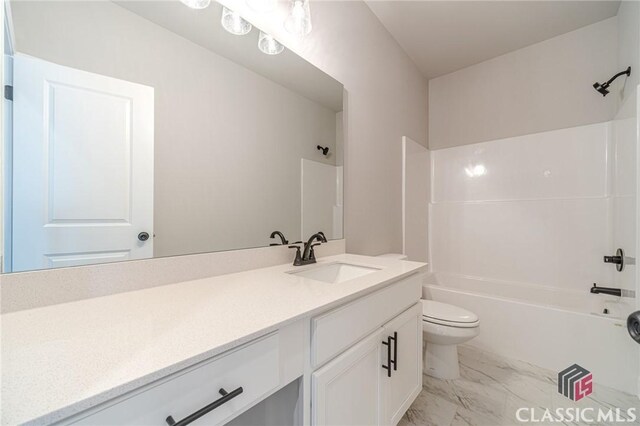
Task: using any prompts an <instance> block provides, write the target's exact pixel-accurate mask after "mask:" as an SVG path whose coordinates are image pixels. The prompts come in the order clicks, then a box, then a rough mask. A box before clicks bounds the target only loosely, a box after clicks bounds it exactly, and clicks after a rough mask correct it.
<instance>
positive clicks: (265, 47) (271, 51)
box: [258, 31, 284, 55]
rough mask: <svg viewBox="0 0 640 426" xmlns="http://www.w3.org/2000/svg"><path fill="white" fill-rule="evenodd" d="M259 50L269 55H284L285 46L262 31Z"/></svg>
mask: <svg viewBox="0 0 640 426" xmlns="http://www.w3.org/2000/svg"><path fill="white" fill-rule="evenodd" d="M258 49H260V50H261V51H262V53H266V54H267V55H277V54H278V53H282V51H283V50H284V46H283V45H282V43H280V42H279V41H278V40H276V39H275V38H273V36H272V35H270V34H267V33H263V32H262V31H260V37H258Z"/></svg>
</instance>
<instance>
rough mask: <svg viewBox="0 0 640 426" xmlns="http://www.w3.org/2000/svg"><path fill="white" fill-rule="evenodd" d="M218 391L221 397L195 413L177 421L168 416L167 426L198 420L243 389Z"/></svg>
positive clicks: (186, 423) (180, 425)
mask: <svg viewBox="0 0 640 426" xmlns="http://www.w3.org/2000/svg"><path fill="white" fill-rule="evenodd" d="M218 392H219V393H220V395H222V398H219V399H216V400H215V401H213V402H212V403H211V404H209V405H207V406H206V407H203V408H201V409H199V410H198V411H196V412H195V413H192V414H189V415H188V416H187V417H185V418H184V419H182V420H180V421H179V422H176V421H175V420H173V417H171V416H169V417H167V419H166V421H167V424H168V425H169V426H186V425H188V424H189V423H191V422H193V421H195V420H198V419H199V418H200V417H202V416H204V415H205V414H207V413H208V412H210V411H213V410H215V409H216V408H218V407H219V406H221V405H222V404H225V403H227V402H229V401H231V400H232V399H233V398H235V397H236V396H238V395H240V394H241V393H242V392H243V389H242V387H239V388H238V389H236V390H234V391H233V392H230V393H229V392H227V391H226V390H224V389H220V390H219V391H218Z"/></svg>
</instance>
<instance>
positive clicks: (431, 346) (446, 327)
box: [422, 299, 480, 380]
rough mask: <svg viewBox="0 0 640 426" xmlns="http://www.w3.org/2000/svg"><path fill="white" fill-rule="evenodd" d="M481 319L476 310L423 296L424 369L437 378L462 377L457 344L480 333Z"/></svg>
mask: <svg viewBox="0 0 640 426" xmlns="http://www.w3.org/2000/svg"><path fill="white" fill-rule="evenodd" d="M479 328H480V321H479V320H478V316H477V315H476V314H474V313H473V312H470V311H467V310H466V309H462V308H459V307H457V306H453V305H448V304H446V303H440V302H436V301H433V300H424V299H423V300H422V330H423V333H424V346H423V348H424V349H423V350H424V352H423V359H424V364H423V366H424V372H425V373H426V374H428V375H430V376H433V377H437V378H438V379H445V380H450V379H456V378H458V377H460V368H459V367H458V346H457V345H458V344H460V343H464V342H467V341H469V340H471V339H473V338H474V337H476V336H477V335H478V333H479Z"/></svg>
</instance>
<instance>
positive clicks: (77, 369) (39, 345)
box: [0, 254, 426, 424]
mask: <svg viewBox="0 0 640 426" xmlns="http://www.w3.org/2000/svg"><path fill="white" fill-rule="evenodd" d="M336 261H341V262H348V263H352V264H357V265H363V266H372V267H376V268H380V270H379V271H376V272H373V273H370V274H368V275H364V276H361V277H359V278H355V279H353V280H350V281H345V282H342V283H338V284H328V283H324V282H319V281H314V280H311V279H305V278H302V277H300V276H296V275H291V274H287V273H286V272H287V271H291V270H294V269H298V268H297V267H294V266H292V265H290V264H286V265H279V266H274V267H270V268H263V269H255V270H251V271H245V272H240V273H235V274H230V275H221V276H216V277H210V278H204V279H199V280H194V281H187V282H182V283H178V284H172V285H165V286H160V287H154V288H150V289H145V290H139V291H132V292H127V293H120V294H115V295H111V296H105V297H99V298H94V299H86V300H81V301H77V302H71V303H64V304H59V305H53V306H47V307H43V308H37V309H30V310H25V311H19V312H14V313H9V314H5V315H2V316H0V322H1V324H0V327H1V344H2V347H1V358H0V361H1V363H2V364H1V367H2V371H1V379H2V393H1V394H0V399H1V406H0V413H1V414H0V415H1V416H2V417H1V419H0V420H1V422H2V424H17V423H33V424H44V423H52V422H55V421H58V420H61V419H64V418H66V417H69V416H71V415H73V414H76V413H79V412H81V411H84V410H86V409H88V408H90V407H93V406H96V405H98V404H100V403H103V402H105V401H108V400H110V399H112V398H115V397H117V396H120V395H122V394H124V393H126V392H128V391H131V390H133V389H136V388H138V387H140V386H143V385H146V384H148V383H151V382H153V381H155V380H157V379H160V378H162V377H165V376H167V375H169V374H171V373H174V372H176V371H179V370H182V369H183V368H185V367H189V366H191V365H193V364H196V363H198V362H200V361H202V360H205V359H207V358H210V357H212V356H214V355H217V354H219V353H222V352H224V351H226V350H228V349H230V348H232V347H235V346H238V345H240V344H242V343H245V342H247V341H250V340H252V339H254V338H256V337H258V336H261V335H264V334H266V333H269V332H271V331H273V330H275V329H277V328H280V327H282V326H283V325H286V324H289V323H291V322H293V321H295V320H298V319H301V318H305V317H309V316H312V315H315V314H317V313H319V312H322V311H326V310H328V309H330V308H332V307H335V306H338V305H340V304H342V303H345V302H347V301H349V300H352V299H354V298H356V297H358V296H362V295H364V294H366V293H369V292H371V291H373V290H376V289H378V288H381V287H383V286H384V285H386V284H388V283H389V282H390V281H394V280H396V279H398V278H401V277H404V276H408V275H410V274H412V273H415V272H418V271H420V270H424V268H425V266H426V265H425V264H423V263H417V262H408V261H401V260H395V259H386V258H378V257H368V256H357V255H350V254H343V255H338V256H331V257H327V258H323V259H321V260H319V261H318V265H319V264H323V263H332V262H336ZM312 267H313V266H312ZM301 268H303V269H304V268H306V267H301Z"/></svg>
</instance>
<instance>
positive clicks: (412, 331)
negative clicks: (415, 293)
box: [381, 303, 422, 425]
mask: <svg viewBox="0 0 640 426" xmlns="http://www.w3.org/2000/svg"><path fill="white" fill-rule="evenodd" d="M389 337H391V338H392V339H391V340H390V347H391V350H390V352H391V359H392V360H395V365H393V363H391V364H390V363H389V359H388V354H387V345H384V344H383V345H381V346H382V351H381V357H382V361H383V364H384V365H391V366H392V367H391V377H389V375H388V372H387V370H383V371H382V375H381V381H382V399H383V401H382V415H383V423H384V424H385V425H396V424H397V423H398V422H399V421H400V419H401V418H402V416H403V415H404V413H405V411H407V409H408V408H409V406H410V405H411V404H412V403H413V401H414V400H415V399H416V397H417V396H418V394H419V393H420V391H421V390H422V356H421V355H422V305H421V304H420V303H417V304H416V305H414V306H412V307H411V308H409V309H407V310H406V311H404V312H403V313H402V314H400V315H398V316H397V317H396V318H394V319H392V320H391V321H389V322H388V323H387V324H385V326H384V331H383V333H382V340H383V341H385V342H386V341H387V339H388V338H389ZM394 337H395V341H394V340H393V338H394Z"/></svg>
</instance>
